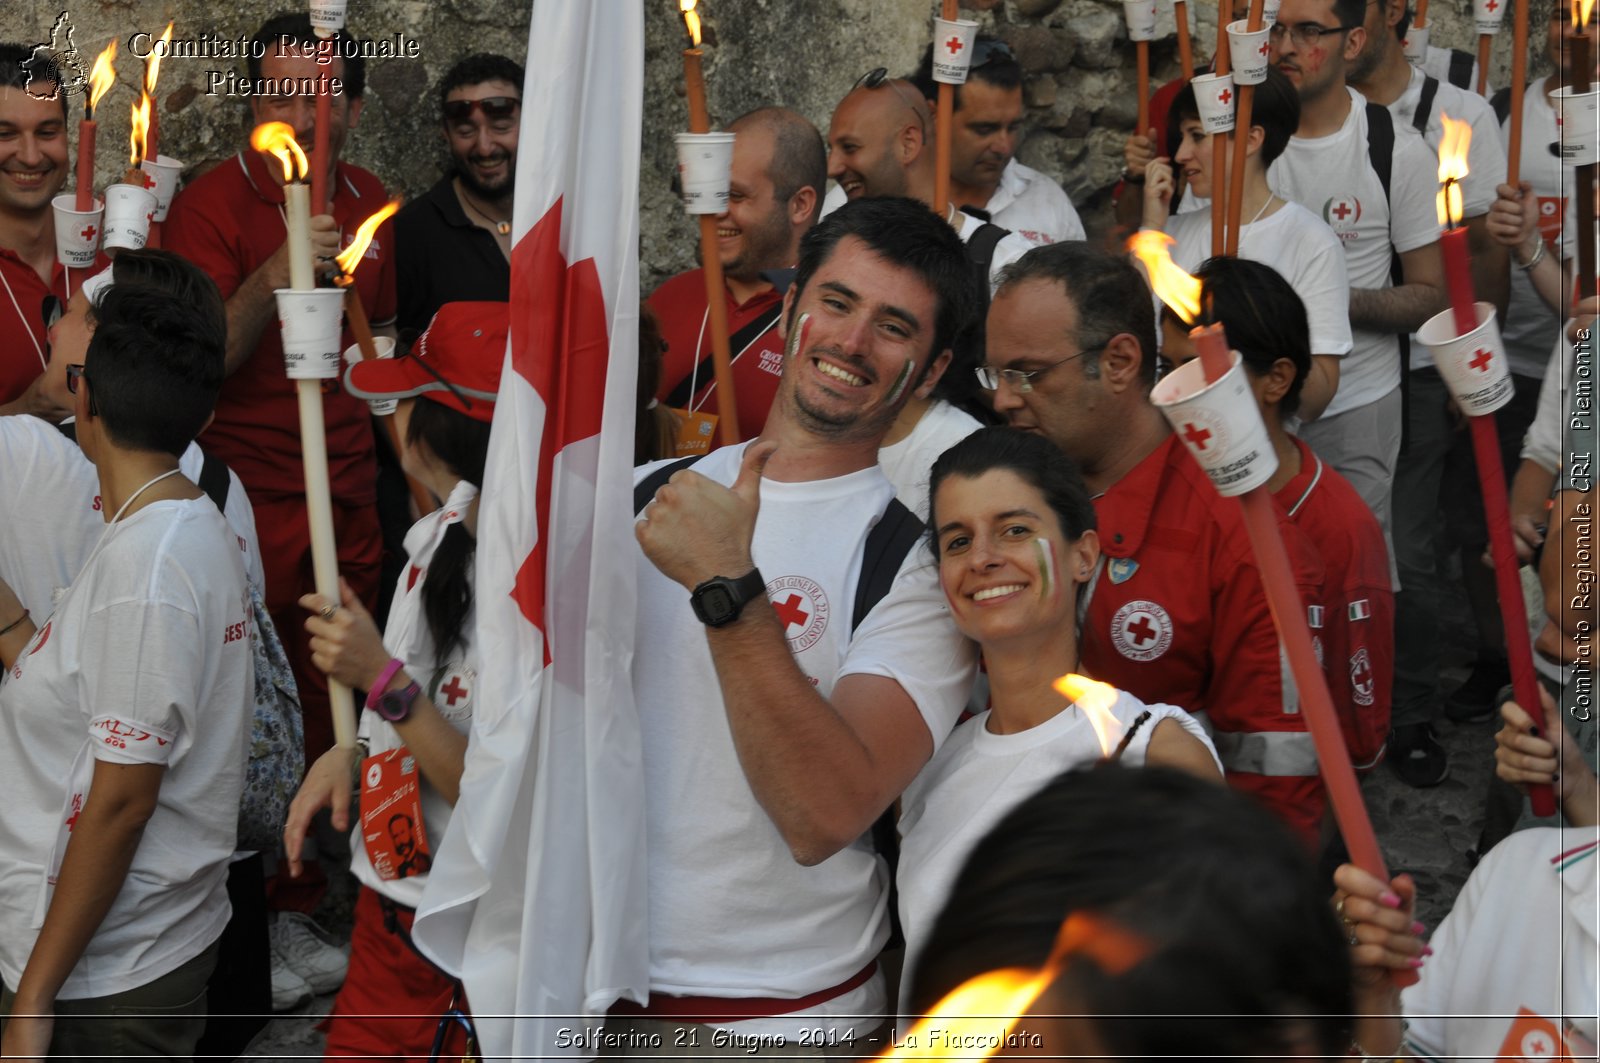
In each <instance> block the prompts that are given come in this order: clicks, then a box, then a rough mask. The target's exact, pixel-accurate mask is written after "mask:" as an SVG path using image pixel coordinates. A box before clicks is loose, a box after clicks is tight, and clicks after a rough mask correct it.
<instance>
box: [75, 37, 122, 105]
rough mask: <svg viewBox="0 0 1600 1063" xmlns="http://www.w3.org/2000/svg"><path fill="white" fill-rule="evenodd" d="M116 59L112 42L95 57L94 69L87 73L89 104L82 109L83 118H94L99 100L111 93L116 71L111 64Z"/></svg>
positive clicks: (115, 45)
mask: <svg viewBox="0 0 1600 1063" xmlns="http://www.w3.org/2000/svg"><path fill="white" fill-rule="evenodd" d="M116 58H117V42H116V41H115V40H113V41H112V42H111V43H110V44H108V45H106V46H105V48H104V50H102V51H101V53H100V54H99V55H98V56H96V57H95V60H94V69H93V70H91V71H90V72H89V102H88V104H87V105H85V107H84V115H83V116H84V117H85V118H88V119H93V118H94V109H95V108H96V107H98V106H100V100H101V98H102V97H103V96H105V94H106V93H108V92H110V91H111V86H113V85H115V84H116V83H117V71H116V69H115V68H114V67H112V65H111V64H112V63H113V62H115V61H116Z"/></svg>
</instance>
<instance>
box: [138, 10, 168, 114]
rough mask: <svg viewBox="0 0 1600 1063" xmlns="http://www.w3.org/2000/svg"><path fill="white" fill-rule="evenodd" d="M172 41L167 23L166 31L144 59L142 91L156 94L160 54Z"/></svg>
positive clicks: (159, 72)
mask: <svg viewBox="0 0 1600 1063" xmlns="http://www.w3.org/2000/svg"><path fill="white" fill-rule="evenodd" d="M171 43H172V23H170V22H169V23H167V31H166V32H165V33H163V34H162V35H161V40H160V42H159V43H158V44H156V45H155V46H154V47H153V48H152V49H151V50H150V55H149V57H148V58H147V59H145V61H144V91H146V92H148V93H149V94H150V95H152V96H154V95H155V94H156V78H158V77H160V76H161V56H162V54H163V53H164V52H165V51H166V50H167V49H166V46H167V45H169V44H171Z"/></svg>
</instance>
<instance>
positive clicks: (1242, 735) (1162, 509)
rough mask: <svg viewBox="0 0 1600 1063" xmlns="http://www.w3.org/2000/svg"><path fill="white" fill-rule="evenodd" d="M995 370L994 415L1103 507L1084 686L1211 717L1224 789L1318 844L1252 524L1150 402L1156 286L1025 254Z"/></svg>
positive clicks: (1305, 568) (1115, 263) (1103, 264)
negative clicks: (1070, 467) (1031, 436)
mask: <svg viewBox="0 0 1600 1063" xmlns="http://www.w3.org/2000/svg"><path fill="white" fill-rule="evenodd" d="M987 358H988V364H987V366H986V367H985V368H986V369H987V370H989V371H991V372H996V373H998V374H999V378H998V381H997V383H998V385H999V386H998V387H997V388H996V389H995V391H994V393H993V394H994V408H995V412H996V413H999V414H1002V415H1003V416H1005V417H1006V419H1007V421H1008V422H1009V423H1010V424H1011V425H1012V426H1014V427H1016V428H1020V429H1024V430H1027V431H1033V432H1039V433H1041V434H1043V435H1044V436H1045V437H1046V438H1048V439H1049V440H1051V441H1052V442H1053V443H1055V444H1056V445H1057V446H1059V447H1060V448H1061V449H1062V450H1063V451H1065V452H1066V454H1067V455H1068V456H1069V457H1071V458H1072V459H1073V461H1075V462H1077V463H1078V467H1079V468H1080V469H1081V470H1082V471H1083V478H1084V482H1085V483H1086V484H1087V485H1088V487H1089V491H1090V493H1091V494H1093V495H1094V496H1095V513H1096V515H1097V516H1098V518H1099V523H1100V548H1101V551H1102V553H1103V555H1104V558H1103V562H1102V564H1101V567H1100V571H1099V572H1098V573H1097V574H1096V576H1095V578H1094V579H1093V580H1092V581H1091V583H1090V584H1089V590H1088V592H1087V593H1088V595H1089V600H1088V605H1087V609H1086V615H1085V618H1084V619H1083V621H1082V646H1083V671H1084V672H1086V673H1087V674H1089V675H1091V676H1093V677H1095V678H1096V679H1100V680H1104V681H1105V682H1107V683H1110V684H1112V685H1113V686H1117V687H1121V688H1123V689H1124V690H1128V691H1130V692H1132V693H1133V694H1135V695H1137V696H1138V697H1139V698H1141V699H1143V700H1144V701H1146V702H1166V703H1168V704H1171V705H1177V706H1180V707H1182V708H1184V709H1187V710H1189V711H1190V712H1191V713H1194V714H1196V715H1200V714H1204V717H1205V720H1206V725H1207V729H1208V730H1210V731H1211V732H1212V736H1213V739H1214V741H1215V743H1216V747H1217V753H1218V755H1219V756H1220V757H1221V759H1222V766H1223V768H1224V769H1225V770H1226V772H1227V776H1228V781H1229V782H1230V783H1231V784H1232V785H1234V786H1236V787H1238V788H1239V789H1241V790H1246V791H1248V792H1250V793H1253V794H1255V795H1256V796H1257V797H1258V798H1260V799H1261V800H1262V801H1264V802H1265V803H1266V804H1267V805H1268V806H1269V807H1270V808H1272V809H1273V811H1275V812H1277V813H1278V815H1279V816H1280V817H1282V818H1283V819H1284V820H1285V821H1287V822H1288V823H1289V824H1290V825H1291V826H1293V827H1295V828H1296V829H1297V830H1299V831H1300V832H1301V834H1302V836H1303V837H1305V838H1306V840H1307V841H1308V843H1315V841H1316V839H1317V830H1318V826H1319V823H1320V821H1321V818H1322V807H1323V801H1324V795H1323V788H1322V780H1321V778H1320V777H1319V776H1318V774H1317V757H1316V750H1315V747H1314V746H1313V745H1312V742H1311V736H1310V734H1308V733H1307V731H1306V726H1305V719H1304V717H1302V716H1301V714H1300V709H1299V704H1298V701H1297V699H1296V697H1295V696H1294V693H1293V690H1292V689H1286V687H1285V683H1284V678H1283V677H1284V667H1283V664H1282V661H1281V659H1280V654H1279V650H1278V634H1277V631H1276V629H1275V628H1274V627H1273V624H1272V616H1271V614H1270V613H1269V612H1268V610H1267V600H1266V594H1265V592H1264V591H1263V590H1262V587H1261V578H1260V575H1259V573H1258V572H1257V571H1256V567H1255V559H1254V557H1253V555H1252V554H1251V550H1250V541H1249V538H1248V536H1247V535H1246V534H1245V529H1244V520H1243V516H1242V512H1241V510H1240V509H1239V507H1238V505H1237V504H1235V503H1233V502H1231V501H1226V500H1224V499H1222V498H1220V496H1218V494H1217V492H1216V489H1215V488H1213V487H1212V486H1211V481H1210V480H1209V479H1207V477H1206V475H1205V473H1204V472H1203V471H1202V470H1201V469H1200V467H1199V466H1198V465H1197V464H1195V461H1194V459H1193V458H1191V457H1190V456H1189V454H1188V453H1187V452H1186V451H1185V450H1184V447H1183V444H1182V443H1181V441H1180V440H1179V439H1178V438H1177V436H1175V435H1173V433H1172V430H1171V428H1170V427H1169V426H1168V425H1167V422H1166V419H1165V418H1164V417H1163V416H1162V415H1161V412H1160V411H1159V410H1157V409H1156V408H1155V406H1153V405H1152V404H1151V402H1150V388H1151V386H1152V385H1153V384H1154V383H1155V366H1156V339H1155V313H1154V307H1153V304H1152V299H1151V295H1150V289H1149V288H1148V287H1147V286H1146V285H1145V282H1144V278H1143V277H1142V276H1141V275H1140V274H1139V272H1138V270H1137V269H1135V268H1134V266H1133V265H1132V264H1131V263H1130V262H1129V261H1128V259H1127V258H1126V257H1124V256H1121V255H1115V254H1112V253H1110V252H1107V251H1103V250H1100V249H1099V248H1096V247H1094V246H1092V245H1090V244H1084V243H1060V244H1051V245H1050V246H1048V247H1041V248H1037V249H1035V250H1033V251H1030V252H1029V253H1028V254H1026V255H1024V256H1023V257H1022V258H1021V259H1019V260H1018V261H1017V262H1015V263H1013V264H1012V265H1011V266H1009V267H1008V268H1007V269H1006V272H1005V273H1004V274H1003V276H1002V279H1001V283H1000V288H999V291H998V292H996V294H995V297H994V301H993V302H992V303H991V304H990V309H989V320H988V346H987ZM1280 517H1281V512H1280ZM1279 527H1280V528H1281V529H1282V531H1283V534H1284V541H1285V543H1286V545H1287V546H1288V548H1289V553H1290V559H1291V562H1292V563H1293V565H1294V568H1295V574H1296V577H1297V579H1296V582H1297V583H1298V585H1299V587H1300V591H1301V596H1302V598H1303V599H1304V600H1305V601H1306V602H1307V603H1308V604H1316V603H1317V589H1318V588H1319V587H1320V586H1321V582H1322V565H1321V562H1320V560H1318V558H1317V556H1316V553H1315V551H1314V550H1313V548H1312V547H1311V545H1310V544H1309V543H1308V542H1307V541H1306V540H1305V538H1304V536H1303V535H1302V534H1301V533H1300V532H1299V530H1298V529H1296V528H1295V527H1294V526H1293V525H1292V524H1290V523H1289V522H1288V521H1287V520H1280V523H1279Z"/></svg>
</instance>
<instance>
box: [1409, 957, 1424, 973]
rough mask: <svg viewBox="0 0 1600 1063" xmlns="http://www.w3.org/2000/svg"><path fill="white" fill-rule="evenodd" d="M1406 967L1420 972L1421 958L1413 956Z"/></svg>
mask: <svg viewBox="0 0 1600 1063" xmlns="http://www.w3.org/2000/svg"><path fill="white" fill-rule="evenodd" d="M1406 966H1407V967H1410V968H1411V969H1412V970H1419V969H1420V968H1421V967H1422V959H1421V958H1420V957H1417V956H1413V957H1411V958H1410V959H1409V960H1407V961H1406Z"/></svg>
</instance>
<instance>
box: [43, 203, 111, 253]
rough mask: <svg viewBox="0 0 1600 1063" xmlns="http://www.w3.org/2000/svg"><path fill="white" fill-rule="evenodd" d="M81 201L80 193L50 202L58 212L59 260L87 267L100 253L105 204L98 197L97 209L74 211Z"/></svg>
mask: <svg viewBox="0 0 1600 1063" xmlns="http://www.w3.org/2000/svg"><path fill="white" fill-rule="evenodd" d="M77 202H78V197H77V194H76V193H68V194H67V195H64V196H57V197H56V198H54V199H52V200H51V201H50V209H51V210H53V211H54V212H55V222H56V261H57V262H60V263H61V264H62V265H63V266H69V267H71V268H73V269H87V268H88V267H90V266H92V265H94V260H95V256H96V255H98V254H99V253H100V230H101V229H102V225H101V221H102V220H103V219H104V217H105V204H103V203H102V202H101V201H100V200H98V199H97V200H95V201H94V202H95V208H94V209H93V210H74V209H73V208H74V206H75V205H76V204H77Z"/></svg>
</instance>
